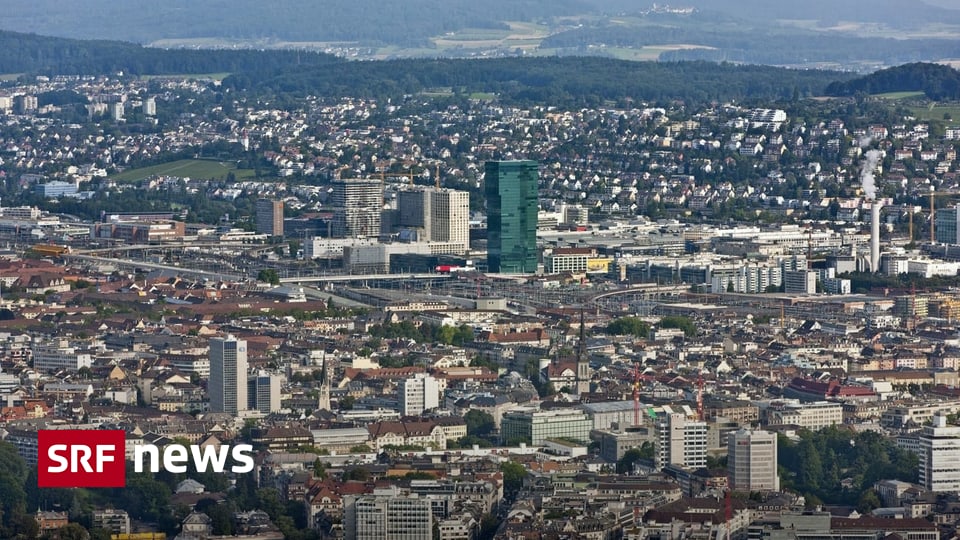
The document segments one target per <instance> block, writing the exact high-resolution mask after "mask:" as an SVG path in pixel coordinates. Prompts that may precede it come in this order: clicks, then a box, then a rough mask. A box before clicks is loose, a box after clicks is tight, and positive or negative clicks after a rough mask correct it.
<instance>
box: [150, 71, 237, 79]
mask: <svg viewBox="0 0 960 540" xmlns="http://www.w3.org/2000/svg"><path fill="white" fill-rule="evenodd" d="M229 76H230V73H229V72H226V71H225V72H221V73H177V74H173V75H141V76H140V78H141V79H146V80H150V79H195V80H212V81H222V80H224V79H226V78H227V77H229Z"/></svg>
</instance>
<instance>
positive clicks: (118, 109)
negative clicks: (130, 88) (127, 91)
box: [110, 101, 124, 122]
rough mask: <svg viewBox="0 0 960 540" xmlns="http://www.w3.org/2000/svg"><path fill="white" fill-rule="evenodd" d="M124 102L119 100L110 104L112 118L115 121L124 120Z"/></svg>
mask: <svg viewBox="0 0 960 540" xmlns="http://www.w3.org/2000/svg"><path fill="white" fill-rule="evenodd" d="M123 113H124V110H123V102H122V101H117V102H114V103H111V104H110V119H111V120H113V121H114V122H120V121H122V120H123Z"/></svg>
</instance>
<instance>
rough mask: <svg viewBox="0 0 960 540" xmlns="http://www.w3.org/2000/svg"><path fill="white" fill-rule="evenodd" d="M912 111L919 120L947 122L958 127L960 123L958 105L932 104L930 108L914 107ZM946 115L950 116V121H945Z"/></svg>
mask: <svg viewBox="0 0 960 540" xmlns="http://www.w3.org/2000/svg"><path fill="white" fill-rule="evenodd" d="M910 110H911V111H913V115H914V116H916V117H917V119H919V120H927V121H929V120H940V121H941V122H946V123H947V125H956V124H957V122H958V121H960V105H956V104H951V105H937V104H931V105H930V106H929V107H913V108H911V109H910ZM944 115H949V116H950V120H945V119H944Z"/></svg>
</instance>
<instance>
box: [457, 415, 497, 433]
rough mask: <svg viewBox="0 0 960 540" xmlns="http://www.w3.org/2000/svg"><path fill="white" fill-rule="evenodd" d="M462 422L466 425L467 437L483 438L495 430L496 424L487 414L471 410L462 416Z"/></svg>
mask: <svg viewBox="0 0 960 540" xmlns="http://www.w3.org/2000/svg"><path fill="white" fill-rule="evenodd" d="M463 420H464V421H465V422H466V423H467V435H474V436H476V437H485V436H487V435H489V434H490V433H492V432H493V430H494V429H496V427H497V426H496V422H495V421H494V419H493V416H491V415H490V414H489V413H486V412H484V411H480V410H477V409H472V410H470V411H467V414H465V415H463Z"/></svg>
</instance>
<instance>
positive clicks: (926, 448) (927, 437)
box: [919, 414, 960, 492]
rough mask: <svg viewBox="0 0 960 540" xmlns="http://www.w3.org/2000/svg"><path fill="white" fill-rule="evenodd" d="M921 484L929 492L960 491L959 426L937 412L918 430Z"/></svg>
mask: <svg viewBox="0 0 960 540" xmlns="http://www.w3.org/2000/svg"><path fill="white" fill-rule="evenodd" d="M919 469H920V484H921V485H922V486H923V487H925V488H926V489H929V490H930V491H952V492H958V491H960V426H948V425H947V417H946V416H943V415H940V414H938V415H936V416H934V417H933V423H932V424H931V425H929V426H924V427H923V431H922V432H921V433H920V467H919Z"/></svg>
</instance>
